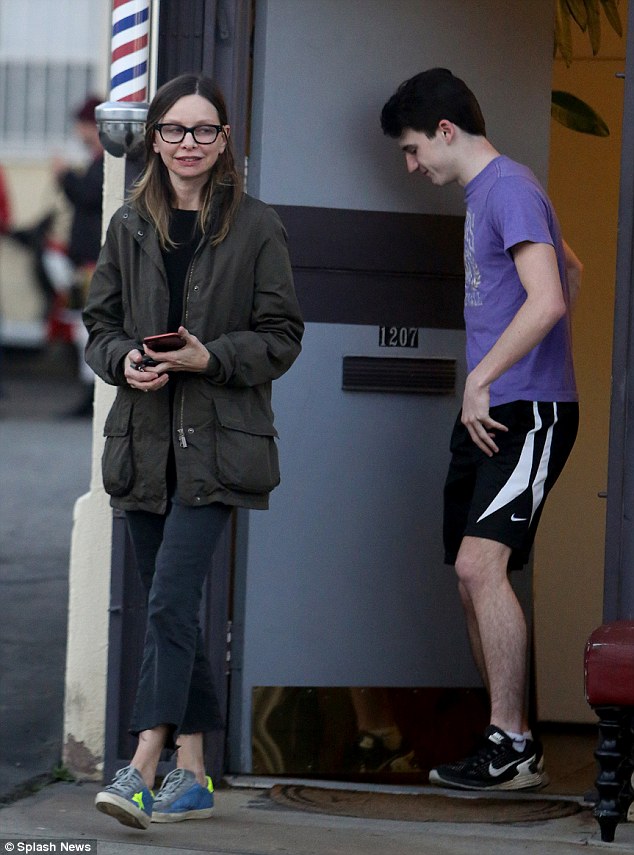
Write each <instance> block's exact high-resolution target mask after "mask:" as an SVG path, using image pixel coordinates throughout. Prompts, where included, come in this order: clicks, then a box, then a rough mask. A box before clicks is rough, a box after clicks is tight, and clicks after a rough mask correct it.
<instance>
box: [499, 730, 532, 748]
mask: <svg viewBox="0 0 634 855" xmlns="http://www.w3.org/2000/svg"><path fill="white" fill-rule="evenodd" d="M504 732H505V733H506V735H507V736H508V737H509V739H512V740H513V748H514V749H515V750H516V751H517V752H518V754H521V753H522V751H524V749H525V748H526V743H527V741H528V740H529V739H532V738H533V734H532V733H531V731H530V730H526V731H524V733H513V732H512V731H510V730H506V731H504Z"/></svg>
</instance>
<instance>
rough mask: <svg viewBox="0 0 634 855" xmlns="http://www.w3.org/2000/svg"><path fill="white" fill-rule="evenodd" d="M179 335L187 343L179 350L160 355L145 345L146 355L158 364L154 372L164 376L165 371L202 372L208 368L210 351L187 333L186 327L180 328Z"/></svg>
mask: <svg viewBox="0 0 634 855" xmlns="http://www.w3.org/2000/svg"><path fill="white" fill-rule="evenodd" d="M178 334H179V336H180V337H181V338H182V339H183V341H184V342H185V345H184V346H183V347H181V348H180V349H179V350H168V351H165V352H160V353H159V352H158V351H156V350H150V348H149V347H147V346H146V345H144V347H145V352H146V354H147V355H148V356H151V357H152V359H154V360H155V361H156V362H157V363H158V365H157V366H156V367H155V368H153V369H152V371H156V373H157V374H163V373H164V372H165V371H195V372H202V371H204V370H205V369H206V368H207V365H208V363H209V351H208V350H207V348H206V347H205V345H204V344H202V343H201V342H200V341H199V340H198V339H197V338H196V336H195V335H192V334H191V333H189V332H187V330H186V329H185V327H179V328H178Z"/></svg>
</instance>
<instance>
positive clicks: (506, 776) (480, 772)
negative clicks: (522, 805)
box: [429, 725, 548, 790]
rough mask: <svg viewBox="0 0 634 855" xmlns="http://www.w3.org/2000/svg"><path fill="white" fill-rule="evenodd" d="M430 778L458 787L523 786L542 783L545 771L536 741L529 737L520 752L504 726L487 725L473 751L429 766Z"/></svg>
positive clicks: (515, 788) (519, 787)
mask: <svg viewBox="0 0 634 855" xmlns="http://www.w3.org/2000/svg"><path fill="white" fill-rule="evenodd" d="M429 781H430V783H432V784H440V785H442V786H446V787H457V788H458V789H461V790H524V789H529V788H533V787H542V786H545V785H546V784H547V783H548V775H547V774H546V773H545V772H544V756H543V752H542V747H541V745H540V744H539V742H536V741H535V740H532V739H529V740H528V741H527V742H526V747H525V748H524V750H523V751H522V752H519V751H516V750H515V748H514V747H513V740H512V739H511V738H510V737H509V736H507V734H506V733H504V731H503V730H500V729H499V728H498V727H495V726H494V725H489V727H487V729H486V731H485V733H484V742H483V744H482V746H481V747H480V748H479V749H478V751H476V753H475V754H473V755H472V756H471V757H467V758H466V759H465V760H458V761H457V762H456V763H447V764H445V765H443V766H439V767H438V768H437V769H432V770H431V772H430V773H429Z"/></svg>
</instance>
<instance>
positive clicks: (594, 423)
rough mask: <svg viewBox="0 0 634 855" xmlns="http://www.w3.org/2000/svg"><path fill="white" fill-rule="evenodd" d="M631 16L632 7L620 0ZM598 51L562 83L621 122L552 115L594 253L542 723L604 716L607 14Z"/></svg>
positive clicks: (617, 129) (554, 540)
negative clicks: (591, 130)
mask: <svg viewBox="0 0 634 855" xmlns="http://www.w3.org/2000/svg"><path fill="white" fill-rule="evenodd" d="M619 11H620V14H621V19H622V21H623V23H624V24H625V22H626V19H627V5H626V2H625V0H622V2H621V3H620V5H619ZM603 24H604V26H603V37H602V44H601V50H600V52H599V56H598V57H596V58H594V59H593V58H591V52H590V50H589V42H588V39H587V36H582V35H581V33H575V58H574V60H573V63H572V65H571V66H570V68H566V66H565V64H564V62H563V61H561V60H556V61H555V63H554V70H553V88H554V89H564V90H567V91H569V92H572V93H573V94H574V95H577V96H578V97H580V98H583V99H584V100H585V101H587V102H588V103H589V104H590V105H591V106H593V107H594V108H595V109H596V110H597V111H598V112H599V113H600V115H601V116H602V117H603V118H604V120H605V121H606V122H607V124H608V126H609V128H610V131H611V133H610V136H609V137H606V138H598V137H591V136H588V135H585V134H579V133H575V132H573V131H570V130H568V129H566V128H564V127H563V126H561V125H559V124H558V123H556V122H554V121H553V122H552V137H551V156H550V173H549V174H550V180H549V193H550V195H551V198H552V200H553V202H554V204H555V207H556V209H557V212H558V214H559V218H560V221H561V224H562V229H563V232H564V235H565V237H566V240H567V241H568V243H569V244H570V245H571V246H572V248H573V249H574V250H575V252H576V253H577V254H578V255H579V257H580V258H581V260H582V261H583V263H584V267H585V271H584V280H583V286H582V294H581V296H580V299H579V303H578V305H577V308H576V311H575V315H574V322H573V329H574V347H575V362H576V371H577V382H578V386H579V394H580V405H581V424H580V430H579V437H578V439H577V444H576V447H575V449H574V451H573V454H572V457H571V459H570V461H569V463H568V466H567V468H566V470H565V471H564V474H563V475H562V477H561V479H560V481H559V483H558V484H557V485H556V487H555V489H554V490H553V492H552V494H551V497H550V499H549V502H548V504H547V506H546V510H545V512H544V517H543V521H542V524H541V527H540V530H539V533H538V537H537V542H536V547H535V567H534V578H535V639H536V661H537V701H538V712H539V717H540V719H541V720H543V721H572V722H575V721H595V720H596V719H595V716H594V715H593V714H592V713H591V712H590V710H589V709H588V707H587V705H586V703H585V699H584V695H583V649H584V644H585V641H586V638H587V637H588V635H589V633H590V632H591V630H592V629H594V627H595V626H597V625H599V624H600V623H601V617H602V609H603V565H604V541H605V499H600V498H598V497H597V493H599V492H600V491H602V490H605V489H606V482H607V455H608V430H609V406H610V382H611V367H612V366H611V358H612V321H613V305H614V283H615V266H616V239H617V215H618V193H619V171H620V168H619V167H620V155H621V117H622V104H623V89H624V81H623V80H621V79H618V78H616V77H615V74H616V73H617V72H622V71H624V68H625V35H624V36H623V38H622V39H619V38H618V37H617V36H616V35H615V34H614V33H613V32H612V30H611V29H610V28H609V25H608V24H607V22H605V19H604V20H603Z"/></svg>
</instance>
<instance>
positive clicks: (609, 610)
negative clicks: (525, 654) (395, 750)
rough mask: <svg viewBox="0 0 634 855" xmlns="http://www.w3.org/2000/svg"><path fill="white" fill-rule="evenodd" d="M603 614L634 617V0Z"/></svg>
mask: <svg viewBox="0 0 634 855" xmlns="http://www.w3.org/2000/svg"><path fill="white" fill-rule="evenodd" d="M627 23H628V27H627V51H626V74H625V93H624V98H623V138H622V148H621V178H620V192H619V218H618V231H619V234H618V242H617V260H616V296H615V305H614V342H613V355H612V400H611V410H610V449H609V457H608V496H607V499H608V501H607V517H606V544H605V580H604V602H603V618H604V620H606V621H610V620H617V619H628V620H631V619H632V618H633V617H634V572H633V571H634V294H633V292H632V289H633V287H634V280H633V276H634V263H633V261H634V260H633V258H632V253H633V252H634V0H630V3H629V8H628V22H627Z"/></svg>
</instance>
